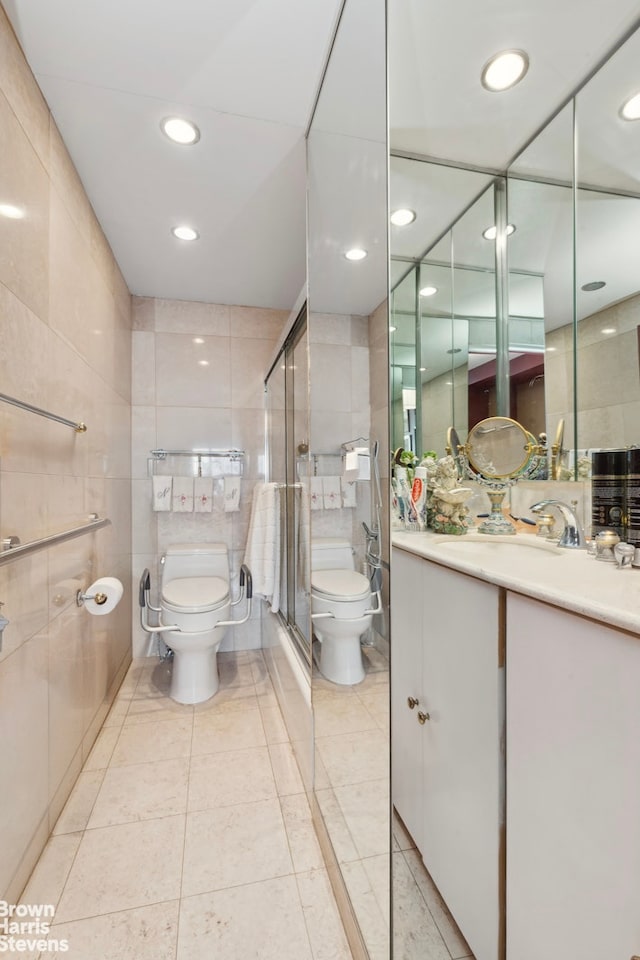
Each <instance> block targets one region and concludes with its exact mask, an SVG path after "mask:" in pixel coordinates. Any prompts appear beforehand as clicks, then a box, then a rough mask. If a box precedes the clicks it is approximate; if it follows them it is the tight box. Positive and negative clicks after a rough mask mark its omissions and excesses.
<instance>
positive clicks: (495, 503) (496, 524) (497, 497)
mask: <svg viewBox="0 0 640 960" xmlns="http://www.w3.org/2000/svg"><path fill="white" fill-rule="evenodd" d="M476 479H477V480H478V481H479V482H480V483H485V484H486V482H487V481H486V480H482V478H481V477H476ZM489 486H490V489H489V490H488V491H487V495H488V497H489V501H490V503H491V513H490V514H489V516H488V517H486V518H485V519H484V520H483V521H482V523H481V524H480V525H479V526H478V533H488V534H493V535H494V536H495V535H496V534H501V535H503V534H507V535H510V534H515V532H516V528H515V527H514V525H513V524H512V523H510V522H509V521H508V520H507V518H506V517H505V515H504V513H503V512H502V503H503V501H504V497H505V494H506V492H507V490H506V488H507V487H508V486H510V484H508V483H500V484H497V483H491V484H489Z"/></svg>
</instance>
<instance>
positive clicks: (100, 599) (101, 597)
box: [76, 590, 109, 607]
mask: <svg viewBox="0 0 640 960" xmlns="http://www.w3.org/2000/svg"><path fill="white" fill-rule="evenodd" d="M108 599H109V597H108V596H107V594H106V593H101V592H100V591H98V593H93V594H88V593H83V592H82V590H78V592H77V593H76V606H78V607H82V606H84V602H85V600H94V601H95V602H96V603H97V604H98V606H99V607H101V606H102V604H103V603H106V602H107V600H108Z"/></svg>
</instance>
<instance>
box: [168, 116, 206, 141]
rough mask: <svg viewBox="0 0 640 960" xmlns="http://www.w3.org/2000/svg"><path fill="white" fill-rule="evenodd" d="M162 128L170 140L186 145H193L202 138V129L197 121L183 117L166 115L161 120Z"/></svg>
mask: <svg viewBox="0 0 640 960" xmlns="http://www.w3.org/2000/svg"><path fill="white" fill-rule="evenodd" d="M160 129H161V130H162V132H163V133H164V135H165V137H168V138H169V140H173V142H174V143H180V144H182V145H183V146H186V147H190V146H192V145H193V144H194V143H197V142H198V140H199V139H200V131H199V130H198V128H197V127H196V125H195V123H192V122H191V121H190V120H184V119H183V118H182V117H165V118H164V120H161V121H160Z"/></svg>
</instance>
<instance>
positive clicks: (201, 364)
mask: <svg viewBox="0 0 640 960" xmlns="http://www.w3.org/2000/svg"><path fill="white" fill-rule="evenodd" d="M198 363H199V364H200V366H201V367H208V366H209V361H208V360H198Z"/></svg>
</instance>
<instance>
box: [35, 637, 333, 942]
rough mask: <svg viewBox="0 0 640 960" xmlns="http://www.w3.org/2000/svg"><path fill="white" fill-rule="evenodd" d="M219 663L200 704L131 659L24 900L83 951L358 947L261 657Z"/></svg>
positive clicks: (162, 674)
mask: <svg viewBox="0 0 640 960" xmlns="http://www.w3.org/2000/svg"><path fill="white" fill-rule="evenodd" d="M219 664H220V674H221V684H220V691H219V693H218V694H217V696H216V697H215V698H214V699H213V700H211V701H209V702H208V703H205V704H200V705H197V706H195V707H188V706H181V705H179V704H176V703H173V701H171V700H170V699H169V698H168V696H167V689H168V668H167V666H166V665H164V664H160V663H159V662H158V661H157V660H143V661H137V662H135V663H134V664H133V665H132V666H131V668H130V670H129V672H128V674H127V677H126V679H125V681H124V684H123V686H122V688H121V690H120V692H119V694H118V697H117V699H116V701H115V703H114V705H113V707H112V710H111V712H110V714H109V716H108V717H107V719H106V721H105V725H104V728H103V729H102V731H101V733H100V735H99V736H98V739H97V741H96V744H95V746H94V749H93V751H92V753H91V755H90V757H89V758H88V760H87V763H86V764H85V767H84V769H83V771H82V773H81V774H80V778H79V780H78V782H77V784H76V786H75V788H74V790H73V793H72V794H71V797H70V798H69V801H68V802H67V805H66V807H65V809H64V810H63V812H62V814H61V816H60V819H59V820H58V823H57V824H56V826H55V828H54V831H53V835H52V837H51V839H50V841H49V844H48V845H47V847H46V849H45V851H44V852H43V854H42V857H41V858H40V861H39V863H38V866H37V867H36V869H35V871H34V873H33V875H32V877H31V879H30V881H29V884H28V886H27V888H26V890H25V892H24V894H23V896H22V898H21V902H22V903H32V904H53V905H54V906H55V908H56V913H55V918H54V921H53V925H52V927H51V932H50V934H49V937H50V938H53V937H55V938H58V939H66V940H68V942H69V950H68V952H67V953H66V954H65V955H66V956H67V957H68V958H69V960H212V958H220V960H236V958H238V960H240V958H242V960H246V958H247V957H259V958H260V960H349V958H350V957H351V954H350V952H349V948H348V946H347V943H346V940H345V936H344V931H343V929H342V925H341V923H340V920H339V917H338V914H337V910H336V906H335V902H334V900H333V897H332V894H331V889H330V886H329V882H328V878H327V874H326V871H325V868H324V863H323V860H322V856H321V853H320V849H319V847H318V844H317V841H316V837H315V833H314V830H313V825H312V823H311V819H310V814H309V808H308V804H307V800H306V797H305V794H304V790H303V786H302V782H301V780H300V775H299V772H298V769H297V765H296V762H295V760H294V757H293V753H292V750H291V746H290V743H289V740H288V736H287V732H286V729H285V726H284V724H283V721H282V717H281V714H280V711H279V708H278V704H277V700H276V697H275V694H274V692H273V688H272V686H271V683H270V680H269V678H268V675H267V672H266V668H265V664H264V661H263V658H262V655H261V653H260V651H246V652H242V653H228V654H220V655H219ZM22 956H23V957H28V958H29V960H35V958H36V957H37V956H38V954H37V953H34V954H31V955H29V954H26V953H23V954H22ZM40 956H41V957H42V958H45V957H47V956H51V954H50V953H47V952H42V953H41V954H40Z"/></svg>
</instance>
